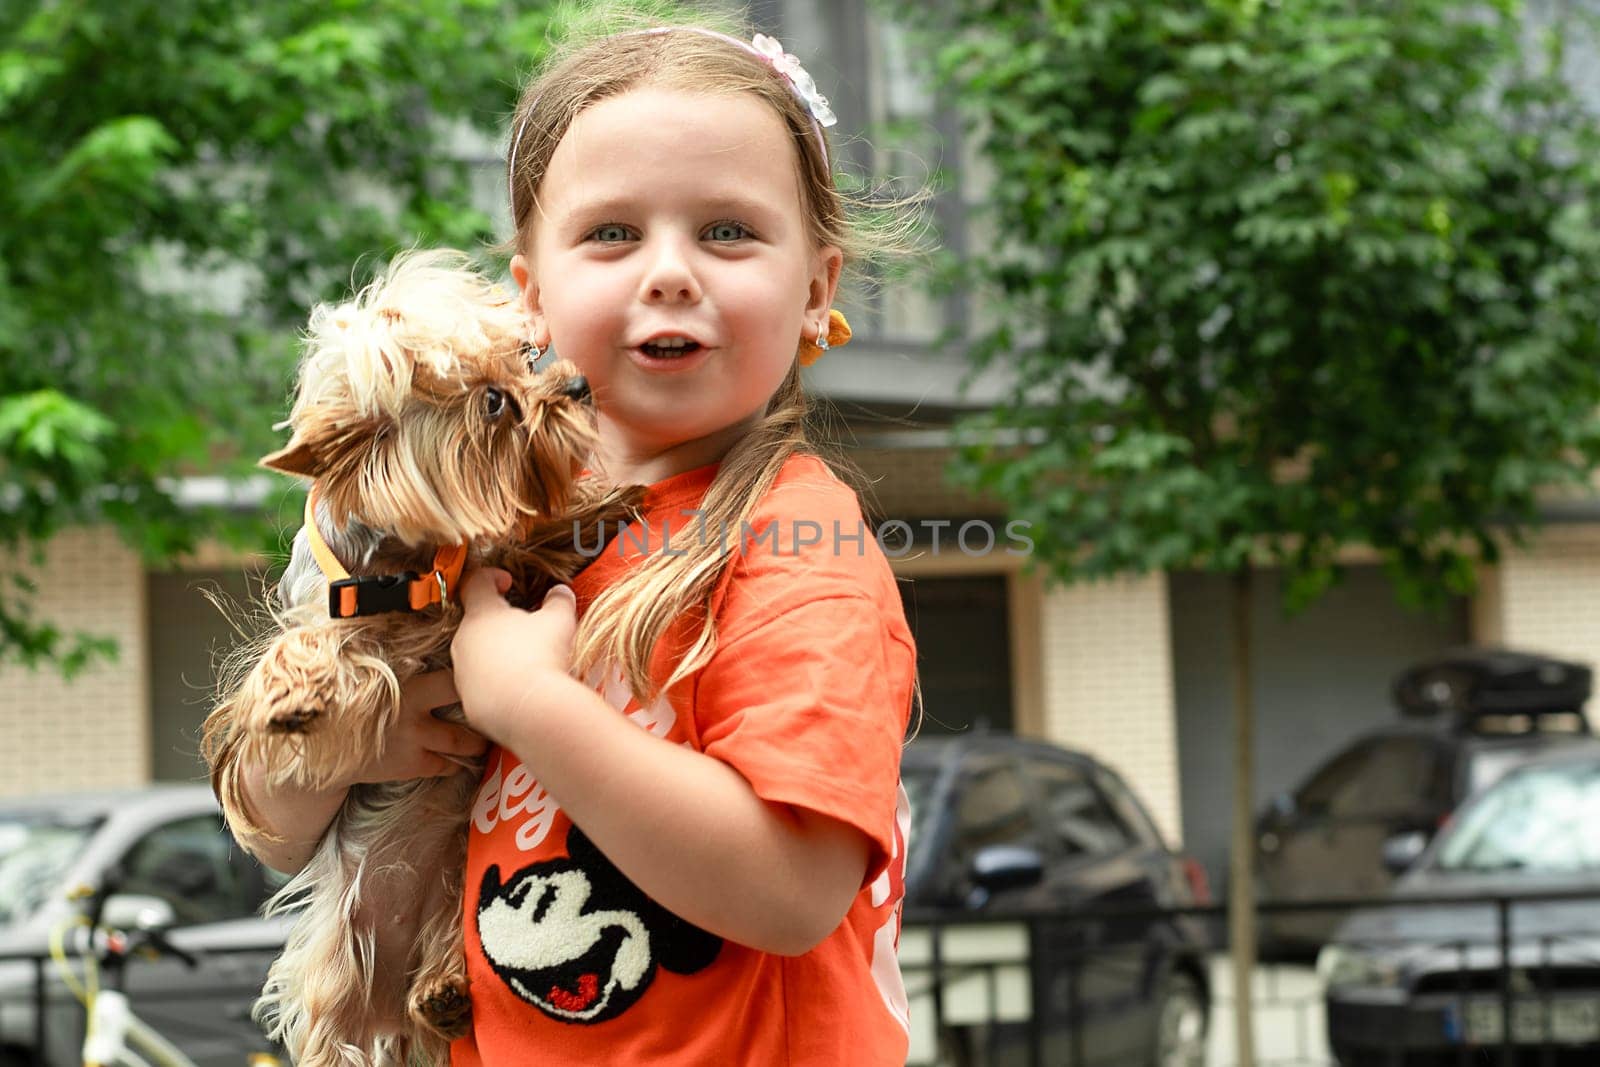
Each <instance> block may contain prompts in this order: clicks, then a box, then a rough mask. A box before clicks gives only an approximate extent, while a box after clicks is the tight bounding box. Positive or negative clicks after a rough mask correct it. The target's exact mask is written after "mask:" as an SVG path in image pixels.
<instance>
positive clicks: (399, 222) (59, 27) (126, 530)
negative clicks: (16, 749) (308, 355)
mask: <svg viewBox="0 0 1600 1067" xmlns="http://www.w3.org/2000/svg"><path fill="white" fill-rule="evenodd" d="M548 19H549V16H548V14H547V12H546V10H545V8H544V6H542V5H538V4H527V3H516V2H514V0H425V2H414V0H406V2H403V3H402V2H398V0H274V2H273V3H267V4H239V3H233V2H231V0H162V2H159V3H157V2H155V0H12V2H11V3H10V4H9V5H8V6H7V8H6V16H5V18H4V19H0V545H3V546H4V549H5V551H6V556H7V558H6V559H5V560H4V561H3V562H0V664H4V663H6V662H21V663H24V664H30V665H32V664H40V663H50V664H55V665H58V666H62V667H66V668H68V669H70V668H71V667H73V666H76V665H78V664H80V663H82V662H83V660H84V659H85V658H86V657H87V656H88V655H90V654H93V653H95V652H104V651H106V650H107V648H108V646H107V645H106V644H105V643H104V642H101V641H96V640H95V639H93V638H92V637H91V636H89V635H84V634H79V635H65V634H61V633H59V632H57V630H56V628H55V627H54V626H53V625H51V624H50V623H49V622H48V621H47V620H40V619H38V618H36V617H35V615H34V613H33V611H32V610H31V606H32V604H33V603H34V595H33V594H34V590H33V589H32V587H31V586H30V585H29V584H28V581H27V579H26V578H25V577H24V575H23V571H24V570H25V567H24V564H25V563H27V562H28V560H29V559H33V560H37V559H38V558H39V555H40V548H41V546H42V545H43V544H44V543H45V542H46V541H48V539H49V538H50V537H51V536H52V535H53V534H54V533H55V532H56V531H58V530H60V529H61V528H63V527H65V526H69V525H74V524H82V523H90V522H106V523H111V524H113V525H114V526H115V527H116V529H117V530H118V531H120V533H121V536H122V537H123V538H124V539H125V540H126V541H127V542H128V543H130V544H131V545H134V546H137V547H138V548H139V549H140V550H141V551H142V552H143V553H144V555H145V556H146V557H147V558H149V559H151V560H165V559H170V558H172V557H174V556H177V555H181V554H182V553H183V552H185V551H187V550H189V549H191V548H192V547H194V545H195V544H196V542H197V541H198V540H199V539H201V538H205V537H209V536H219V535H221V536H230V535H231V536H250V537H254V538H256V539H257V540H258V543H265V539H266V533H265V531H264V529H263V526H262V524H261V523H260V522H259V520H257V521H256V522H254V523H241V522H240V521H238V520H236V519H230V517H229V515H228V513H227V512H226V511H224V510H222V509H204V508H185V507H179V506H178V504H177V502H176V501H175V500H174V492H173V483H172V481H171V479H173V478H175V477H178V476H182V475H186V474H192V473H224V474H226V473H236V472H238V471H241V470H243V469H245V468H248V467H249V466H250V465H251V463H252V462H253V459H254V457H256V456H258V455H260V454H262V452H264V451H265V450H266V448H267V447H268V446H269V445H270V444H271V443H272V442H273V440H274V435H273V432H272V429H271V426H272V423H273V422H274V421H275V420H276V419H277V418H280V417H281V415H282V412H283V410H284V406H285V397H286V394H287V391H288V386H289V383H290V378H291V374H292V367H293V358H294V342H295V332H296V329H297V328H298V327H299V326H300V325H301V324H302V323H303V321H304V317H305V313H306V310H307V308H308V307H309V305H310V304H311V303H313V302H314V301H315V300H317V299H320V298H326V297H331V296H334V295H337V294H338V293H339V292H340V291H342V290H344V289H345V288H346V287H348V286H349V284H350V283H351V279H352V268H353V267H354V266H355V265H356V264H357V263H358V261H362V260H363V259H364V258H365V262H366V263H367V264H368V265H370V264H373V263H375V262H376V261H378V260H381V259H384V258H387V256H388V255H390V254H392V253H393V252H394V251H396V250H397V249H399V248H402V247H406V246H410V245H413V244H435V243H438V244H449V245H455V246H458V247H463V248H472V247H474V246H475V245H477V244H479V243H481V242H482V241H485V240H487V239H490V238H492V237H494V236H495V235H494V234H493V233H492V232H491V230H492V227H491V220H490V219H489V218H488V217H487V216H486V215H485V214H484V213H483V212H482V211H480V210H478V209H476V208H474V207H473V206H472V205H473V203H474V197H473V196H472V195H471V189H470V184H469V183H470V182H471V181H472V179H473V177H474V172H475V171H478V172H479V173H482V170H481V169H480V168H477V167H475V163H476V162H477V161H476V160H473V159H471V158H466V157H467V156H470V155H471V154H474V153H476V154H479V155H482V154H483V153H482V147H483V146H484V145H486V144H492V143H494V138H495V136H496V134H497V132H498V128H499V126H500V124H501V123H502V122H503V121H504V118H505V116H506V115H507V114H508V113H509V112H510V109H511V106H512V104H513V103H514V100H515V93H516V90H517V80H518V75H519V74H520V73H521V72H523V71H525V70H526V69H527V67H528V66H529V65H530V63H531V62H532V61H533V60H534V59H535V58H537V55H538V53H539V52H540V50H541V49H542V47H543V43H544V40H545V31H546V23H547V21H548ZM490 170H492V168H490ZM479 199H480V200H481V198H479Z"/></svg>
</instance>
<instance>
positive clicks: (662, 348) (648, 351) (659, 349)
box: [639, 341, 701, 359]
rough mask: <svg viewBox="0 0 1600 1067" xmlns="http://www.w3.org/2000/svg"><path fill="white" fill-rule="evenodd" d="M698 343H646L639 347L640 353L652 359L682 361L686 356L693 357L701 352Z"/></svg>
mask: <svg viewBox="0 0 1600 1067" xmlns="http://www.w3.org/2000/svg"><path fill="white" fill-rule="evenodd" d="M700 347H701V346H700V343H699V342H698V341H683V342H675V343H668V344H658V343H654V342H646V343H645V344H642V345H640V346H639V351H641V352H643V353H644V354H645V355H647V356H649V357H650V358H651V359H682V358H683V357H684V356H689V355H693V354H694V353H696V352H698V351H700Z"/></svg>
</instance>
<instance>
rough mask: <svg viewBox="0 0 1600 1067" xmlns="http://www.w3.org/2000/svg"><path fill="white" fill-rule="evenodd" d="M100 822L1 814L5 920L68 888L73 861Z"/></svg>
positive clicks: (0, 907) (0, 893)
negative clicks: (65, 884) (66, 882)
mask: <svg viewBox="0 0 1600 1067" xmlns="http://www.w3.org/2000/svg"><path fill="white" fill-rule="evenodd" d="M99 825H100V820H98V819H96V820H93V821H78V822H69V821H58V820H55V819H52V818H49V817H45V816H38V815H22V814H19V815H0V925H4V924H6V923H10V922H15V921H17V920H20V919H23V918H26V917H27V916H29V915H32V914H33V913H34V912H35V911H36V910H37V909H38V908H39V906H40V905H42V904H43V903H44V902H45V900H47V899H48V898H49V896H50V894H51V893H54V892H59V891H60V890H61V889H62V886H61V880H62V879H63V878H65V877H66V876H67V871H68V870H69V869H70V868H71V867H72V864H73V861H74V860H76V859H77V858H78V857H79V856H81V855H83V849H84V846H85V845H86V844H87V843H88V840H89V838H90V836H91V835H92V834H93V833H94V831H95V829H96V828H97V827H98V826H99Z"/></svg>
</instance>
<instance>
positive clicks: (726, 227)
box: [706, 222, 750, 241]
mask: <svg viewBox="0 0 1600 1067" xmlns="http://www.w3.org/2000/svg"><path fill="white" fill-rule="evenodd" d="M706 236H707V237H710V238H711V239H712V240H713V241H740V240H743V239H744V238H746V237H749V236H750V231H749V230H747V229H745V226H744V223H742V222H713V223H712V224H711V226H710V227H709V228H708V229H707V230H706Z"/></svg>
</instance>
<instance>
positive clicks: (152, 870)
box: [121, 815, 268, 923]
mask: <svg viewBox="0 0 1600 1067" xmlns="http://www.w3.org/2000/svg"><path fill="white" fill-rule="evenodd" d="M121 866H122V875H123V881H122V888H123V889H124V890H125V891H126V892H129V893H145V894H149V895H151V896H157V897H160V898H161V899H163V900H165V901H167V902H168V903H169V904H171V905H172V908H173V910H174V911H175V912H176V913H177V916H178V921H179V922H182V923H204V922H220V921H222V920H225V919H241V918H245V917H247V916H250V915H254V914H255V913H256V911H257V909H259V908H260V906H261V902H262V901H263V900H264V899H265V898H266V893H267V889H268V879H267V876H266V873H265V872H264V871H263V869H262V868H261V867H260V865H259V864H257V863H256V862H255V861H254V860H252V859H250V857H249V856H247V855H246V854H245V853H244V851H243V850H242V849H240V848H239V846H238V845H237V844H235V843H234V840H233V838H232V836H231V835H230V834H229V833H228V831H227V830H226V829H225V828H224V827H223V825H222V818H221V816H218V815H197V816H193V817H191V818H187V819H180V820H177V821H176V822H170V823H166V824H164V825H162V826H159V827H157V828H155V829H154V830H151V831H150V832H149V833H147V834H146V835H145V836H144V837H142V838H140V839H139V840H138V841H137V842H136V843H135V844H134V845H133V847H132V848H130V849H129V850H128V851H127V853H126V854H125V855H124V856H123V859H122V864H121Z"/></svg>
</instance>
